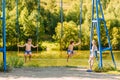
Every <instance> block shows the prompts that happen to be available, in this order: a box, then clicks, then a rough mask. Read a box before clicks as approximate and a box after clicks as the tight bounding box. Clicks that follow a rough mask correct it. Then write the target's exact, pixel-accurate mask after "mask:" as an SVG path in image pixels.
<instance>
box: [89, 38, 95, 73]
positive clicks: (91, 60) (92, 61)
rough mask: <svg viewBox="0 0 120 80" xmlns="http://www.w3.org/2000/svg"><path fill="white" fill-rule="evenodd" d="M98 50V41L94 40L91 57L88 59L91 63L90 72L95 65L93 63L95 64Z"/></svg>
mask: <svg viewBox="0 0 120 80" xmlns="http://www.w3.org/2000/svg"><path fill="white" fill-rule="evenodd" d="M96 51H97V46H96V41H95V40H93V41H92V50H91V53H90V57H89V60H88V62H89V65H90V68H89V71H90V72H92V67H93V64H94V57H95V54H96Z"/></svg>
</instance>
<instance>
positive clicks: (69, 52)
mask: <svg viewBox="0 0 120 80" xmlns="http://www.w3.org/2000/svg"><path fill="white" fill-rule="evenodd" d="M80 43H81V41H80V39H79V42H78V43H76V44H75V43H74V41H70V45H69V46H68V50H67V54H68V57H67V62H68V59H69V58H70V57H71V56H72V55H73V54H74V51H73V48H74V47H75V46H78V45H79V44H80Z"/></svg>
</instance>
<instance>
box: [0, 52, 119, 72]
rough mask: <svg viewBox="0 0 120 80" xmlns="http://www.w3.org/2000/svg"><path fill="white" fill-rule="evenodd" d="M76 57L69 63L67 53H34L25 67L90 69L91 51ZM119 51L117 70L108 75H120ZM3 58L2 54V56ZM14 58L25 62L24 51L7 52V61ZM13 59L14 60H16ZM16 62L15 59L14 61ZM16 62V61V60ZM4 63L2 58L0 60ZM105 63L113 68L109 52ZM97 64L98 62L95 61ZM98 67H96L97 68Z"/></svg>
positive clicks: (78, 53)
mask: <svg viewBox="0 0 120 80" xmlns="http://www.w3.org/2000/svg"><path fill="white" fill-rule="evenodd" d="M75 53H76V54H75V55H73V56H72V57H71V58H70V59H69V62H67V61H66V57H67V52H66V51H62V52H61V51H52V50H49V51H42V52H39V53H38V54H36V53H35V52H33V54H32V60H31V61H27V62H26V63H24V65H23V66H24V67H61V66H62V67H87V68H88V67H89V65H88V58H89V51H75ZM118 53H119V51H114V56H115V60H116V63H117V70H110V71H109V70H108V71H107V72H106V73H108V74H120V64H119V62H120V59H119V57H118V55H119V54H118ZM0 56H1V57H2V54H0ZM12 56H14V57H15V56H16V57H17V58H19V59H17V60H23V61H24V51H21V52H20V53H19V54H18V53H17V52H7V60H10V58H11V57H12ZM14 57H13V58H14ZM13 60H14V59H13ZM15 60H16V59H15ZM0 61H2V58H0ZM103 63H104V64H110V65H112V66H113V63H112V60H111V55H110V54H109V53H108V52H105V53H104V54H103ZM95 64H97V61H96V60H95ZM95 66H96V65H94V67H95ZM104 66H105V65H104Z"/></svg>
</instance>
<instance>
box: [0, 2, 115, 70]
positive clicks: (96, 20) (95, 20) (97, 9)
mask: <svg viewBox="0 0 120 80" xmlns="http://www.w3.org/2000/svg"><path fill="white" fill-rule="evenodd" d="M62 1H63V0H60V16H61V17H60V19H61V39H62V35H63V8H62V6H63V2H62ZM80 2H81V4H80V29H79V38H81V36H82V35H81V24H82V4H83V0H80ZM5 8H6V0H2V16H1V17H0V20H1V21H2V39H3V47H2V48H0V51H1V52H3V63H4V71H6V69H7V66H6V15H5V14H6V11H5ZM99 14H102V17H100V15H99ZM95 15H96V17H95ZM18 17H19V14H18V0H16V31H17V41H18V42H19V30H20V29H19V20H18ZM39 18H40V0H38V16H37V17H36V20H37V24H36V40H37V43H38V42H39V41H38V40H39V37H38V35H39V31H38V30H39V29H38V27H39V26H40V24H39V21H38V20H39ZM101 21H102V22H103V23H104V30H105V32H106V37H107V40H108V46H109V47H106V48H104V47H102V45H101V34H100V29H101V26H100V24H101ZM94 29H96V32H97V37H98V47H99V56H100V58H99V63H98V65H99V68H102V67H103V61H102V54H103V52H104V51H106V50H108V51H110V53H111V57H112V61H113V64H114V66H115V68H116V63H115V60H114V55H113V53H112V46H111V44H110V37H109V34H108V29H107V27H106V21H105V19H104V14H103V10H102V5H101V3H100V0H92V26H91V30H90V31H91V34H90V50H91V48H92V47H91V46H92V44H91V43H92V39H93V34H94V31H93V30H94ZM18 51H19V48H18ZM37 52H38V49H37Z"/></svg>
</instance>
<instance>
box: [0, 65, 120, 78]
mask: <svg viewBox="0 0 120 80" xmlns="http://www.w3.org/2000/svg"><path fill="white" fill-rule="evenodd" d="M0 80H120V75H112V74H105V73H95V72H91V73H90V72H89V73H88V72H86V69H85V68H81V67H78V68H69V67H47V68H16V69H14V70H13V71H12V72H9V73H0Z"/></svg>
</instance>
